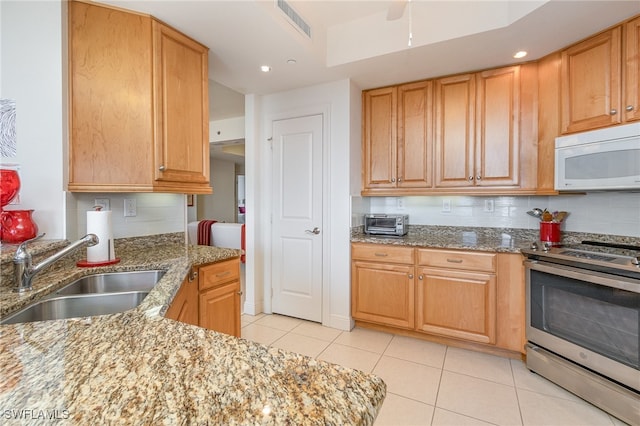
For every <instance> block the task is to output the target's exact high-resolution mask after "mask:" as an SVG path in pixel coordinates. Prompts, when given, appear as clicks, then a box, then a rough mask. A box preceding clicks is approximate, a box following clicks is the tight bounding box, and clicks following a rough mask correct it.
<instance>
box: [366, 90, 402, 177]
mask: <svg viewBox="0 0 640 426" xmlns="http://www.w3.org/2000/svg"><path fill="white" fill-rule="evenodd" d="M362 98H363V99H362V104H363V119H362V122H363V135H364V137H363V146H362V151H363V153H364V155H363V160H364V167H363V170H362V173H363V180H362V181H363V185H364V188H393V187H395V186H396V158H397V157H396V156H397V145H396V138H397V125H396V123H397V102H398V91H397V89H396V88H395V87H385V88H382V89H376V90H370V91H366V92H363V94H362Z"/></svg>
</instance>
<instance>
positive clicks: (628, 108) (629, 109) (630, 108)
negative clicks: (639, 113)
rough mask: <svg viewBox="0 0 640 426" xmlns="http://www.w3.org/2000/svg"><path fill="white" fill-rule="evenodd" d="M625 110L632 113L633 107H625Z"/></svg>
mask: <svg viewBox="0 0 640 426" xmlns="http://www.w3.org/2000/svg"><path fill="white" fill-rule="evenodd" d="M625 109H626V110H627V111H629V112H631V111H633V105H627V107H626V108H625Z"/></svg>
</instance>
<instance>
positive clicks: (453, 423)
mask: <svg viewBox="0 0 640 426" xmlns="http://www.w3.org/2000/svg"><path fill="white" fill-rule="evenodd" d="M431 425H432V426H491V425H492V423H487V422H483V421H482V420H478V419H474V418H473V417H468V416H463V415H462V414H458V413H454V412H451V411H447V410H443V409H442V408H436V409H435V412H434V413H433V421H432V422H431Z"/></svg>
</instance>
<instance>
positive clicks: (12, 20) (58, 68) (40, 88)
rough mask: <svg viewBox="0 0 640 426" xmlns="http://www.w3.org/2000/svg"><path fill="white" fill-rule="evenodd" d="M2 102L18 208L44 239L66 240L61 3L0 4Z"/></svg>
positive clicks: (8, 2)
mask: <svg viewBox="0 0 640 426" xmlns="http://www.w3.org/2000/svg"><path fill="white" fill-rule="evenodd" d="M0 10H1V14H0V19H1V22H0V23H1V25H0V40H1V41H0V43H1V44H2V47H1V58H2V62H1V64H0V68H1V69H2V70H1V76H2V80H1V82H0V97H2V98H6V99H13V100H15V101H16V133H17V140H18V145H17V150H18V153H17V156H16V157H12V158H2V159H1V162H2V163H3V164H7V163H18V164H19V165H20V180H21V183H22V185H21V190H20V204H19V205H15V206H12V207H11V208H12V209H34V210H35V212H34V213H33V218H34V220H35V222H36V223H37V225H38V228H39V231H40V232H45V233H46V234H47V236H46V238H47V239H60V238H64V237H65V198H64V187H63V186H64V184H63V130H62V125H63V107H62V105H63V99H62V96H63V78H62V63H63V57H62V55H63V53H62V7H61V3H60V2H59V1H41V2H30V1H29V2H20V1H0Z"/></svg>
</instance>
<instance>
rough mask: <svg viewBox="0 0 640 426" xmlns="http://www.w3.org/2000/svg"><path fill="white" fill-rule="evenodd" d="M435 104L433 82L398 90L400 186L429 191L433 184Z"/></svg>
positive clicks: (398, 167)
mask: <svg viewBox="0 0 640 426" xmlns="http://www.w3.org/2000/svg"><path fill="white" fill-rule="evenodd" d="M432 102H433V82H432V81H421V82H418V83H412V84H405V85H402V86H400V87H398V145H397V158H398V164H397V170H398V172H397V175H398V177H397V180H398V182H397V183H398V185H397V186H398V187H401V188H429V187H431V185H432V175H433V167H432V165H433V154H432V153H433V142H432V140H433V136H432V132H433V106H432Z"/></svg>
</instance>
